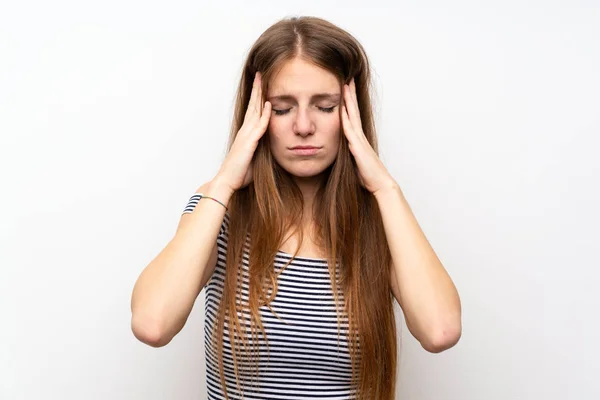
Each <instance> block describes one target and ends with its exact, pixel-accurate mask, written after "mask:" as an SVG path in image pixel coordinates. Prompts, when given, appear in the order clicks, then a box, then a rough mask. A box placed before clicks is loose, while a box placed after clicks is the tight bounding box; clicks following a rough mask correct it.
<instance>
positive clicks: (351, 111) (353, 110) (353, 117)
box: [346, 78, 362, 128]
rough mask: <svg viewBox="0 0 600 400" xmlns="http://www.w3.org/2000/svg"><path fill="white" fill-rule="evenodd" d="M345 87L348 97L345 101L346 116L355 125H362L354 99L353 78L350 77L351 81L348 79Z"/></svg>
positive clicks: (356, 101) (356, 102)
mask: <svg viewBox="0 0 600 400" xmlns="http://www.w3.org/2000/svg"><path fill="white" fill-rule="evenodd" d="M347 88H348V97H349V101H347V102H346V104H347V106H348V116H349V117H350V121H352V124H353V125H354V126H355V127H357V128H359V127H362V123H361V121H360V110H359V109H358V100H357V99H356V92H354V78H352V81H350V85H348V86H347ZM353 93H354V94H353Z"/></svg>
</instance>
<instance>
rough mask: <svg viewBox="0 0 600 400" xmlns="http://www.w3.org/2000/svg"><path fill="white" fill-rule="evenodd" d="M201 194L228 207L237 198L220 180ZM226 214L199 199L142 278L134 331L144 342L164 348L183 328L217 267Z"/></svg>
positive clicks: (136, 296) (135, 301)
mask: <svg viewBox="0 0 600 400" xmlns="http://www.w3.org/2000/svg"><path fill="white" fill-rule="evenodd" d="M197 192H202V193H204V194H205V195H207V196H213V197H215V198H217V199H219V200H220V201H221V202H223V203H224V204H225V205H227V203H228V202H229V199H230V197H231V194H232V193H231V191H230V189H229V188H227V187H226V186H224V185H220V184H219V182H218V181H216V180H213V181H210V182H208V183H206V184H204V185H202V186H201V187H200V188H199V189H198V191H197ZM225 212H226V210H225V208H224V207H223V206H222V205H220V204H218V203H217V202H214V201H212V200H208V199H206V200H201V201H199V202H198V205H197V206H196V207H195V208H194V211H193V212H192V213H188V214H183V215H182V216H181V220H180V222H179V225H178V227H177V232H176V233H175V235H174V237H173V239H171V240H170V241H169V243H168V244H167V245H166V247H165V248H164V249H163V250H162V251H161V252H160V253H159V254H158V255H157V256H156V257H155V258H154V259H153V260H152V262H150V264H148V266H146V268H144V270H143V271H142V273H141V274H140V276H139V277H138V279H137V281H136V283H135V286H134V288H133V292H132V296H131V313H132V317H131V329H132V331H133V333H134V335H135V337H136V338H137V339H139V340H140V341H142V342H143V343H146V344H148V345H150V346H153V347H161V346H164V345H166V344H168V343H169V342H170V341H171V340H172V339H173V337H174V336H175V335H176V334H177V333H179V332H180V331H181V329H183V327H184V325H185V323H186V321H187V319H188V317H189V315H190V312H191V311H192V307H193V306H194V302H195V300H196V298H197V297H198V294H200V292H201V291H202V289H203V287H204V285H205V284H206V282H208V280H209V279H210V277H211V275H212V273H213V271H214V269H215V266H216V262H217V246H216V239H217V236H218V234H219V231H220V228H221V223H222V222H223V218H224V217H225Z"/></svg>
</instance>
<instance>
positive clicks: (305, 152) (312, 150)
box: [290, 146, 321, 156]
mask: <svg viewBox="0 0 600 400" xmlns="http://www.w3.org/2000/svg"><path fill="white" fill-rule="evenodd" d="M290 150H291V151H292V153H294V154H296V155H301V156H310V155H313V154H316V153H317V152H318V151H319V150H321V148H320V147H314V146H296V147H292V148H291V149H290Z"/></svg>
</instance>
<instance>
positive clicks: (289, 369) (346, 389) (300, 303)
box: [184, 195, 354, 400]
mask: <svg viewBox="0 0 600 400" xmlns="http://www.w3.org/2000/svg"><path fill="white" fill-rule="evenodd" d="M200 197H201V195H194V196H192V198H191V199H190V201H189V203H188V206H187V207H186V209H185V211H184V212H192V210H193V208H194V207H195V205H196V204H197V203H198V200H199V199H200ZM228 225H229V213H228V212H227V213H226V214H225V218H224V219H223V222H222V224H221V228H220V231H219V235H218V237H217V248H218V255H219V256H218V260H217V265H216V268H215V271H214V273H213V275H212V277H211V278H210V280H209V281H208V283H207V284H206V286H205V289H206V296H205V298H206V300H205V301H206V302H205V319H204V321H205V326H204V332H205V357H206V384H207V389H208V399H210V400H220V399H225V397H224V395H223V390H222V386H221V379H220V375H219V366H218V361H217V358H216V351H217V349H216V347H214V346H213V344H212V341H211V338H212V334H213V332H214V330H215V329H216V321H217V316H218V306H219V302H220V299H221V296H222V293H223V287H224V281H225V258H226V254H227V238H228ZM248 248H249V246H248V241H247V242H246V248H245V250H244V257H243V262H242V264H243V265H242V269H241V272H242V275H243V280H242V300H243V301H244V302H246V301H247V300H248ZM290 259H292V255H290V254H288V253H285V252H283V251H278V252H277V255H276V256H275V259H274V268H275V271H279V270H281V269H282V268H283V267H284V266H285V264H286V263H287V262H288V261H289V260H290ZM338 298H339V301H340V302H341V303H340V304H343V293H342V292H341V291H340V292H339V295H338ZM271 307H272V308H273V310H274V311H275V312H276V314H277V315H278V316H279V318H281V319H282V320H283V322H282V321H280V320H279V319H278V318H277V317H276V316H275V315H273V313H272V312H271V310H269V308H268V307H266V306H262V307H260V309H259V311H260V315H261V321H262V323H263V325H264V328H265V331H266V337H267V341H268V345H269V350H270V360H267V356H268V354H267V346H266V343H265V340H264V337H263V336H262V332H260V330H259V338H258V339H259V340H258V342H259V359H258V364H259V365H258V367H259V375H258V382H257V380H256V378H255V380H254V381H252V380H251V379H250V376H251V375H252V374H254V373H255V368H256V366H254V365H253V366H251V367H250V369H247V368H246V369H244V368H241V369H239V370H238V371H239V379H240V385H241V387H242V390H243V397H242V396H241V394H240V392H239V390H238V388H237V386H236V380H235V375H234V374H233V358H232V355H231V344H230V341H229V336H228V335H227V326H228V324H227V320H226V321H225V334H224V337H223V338H222V339H221V340H222V341H223V362H224V367H225V381H226V391H227V394H228V396H229V398H230V399H233V400H237V399H242V398H244V399H282V400H283V399H285V400H294V399H298V400H299V399H322V400H334V399H336V400H342V399H353V398H354V397H353V393H354V392H353V390H352V389H351V387H350V380H351V372H352V371H351V364H350V355H349V353H348V342H347V332H348V319H347V317H346V316H345V315H341V316H340V326H339V328H340V330H339V340H338V319H337V314H336V309H335V303H334V297H333V290H332V288H331V280H330V276H329V270H328V267H327V261H326V260H325V259H320V258H306V257H295V258H294V259H293V260H292V262H291V263H290V264H289V265H288V266H287V267H285V269H284V270H283V272H282V273H281V274H280V275H279V277H278V291H277V295H276V297H275V298H274V300H273V301H272V302H271ZM238 315H240V314H238ZM246 315H247V313H246ZM240 316H241V315H240ZM248 339H249V340H250V342H251V343H252V344H254V341H253V340H252V339H251V338H250V337H249V338H248ZM238 353H239V352H238ZM238 357H239V354H238ZM238 367H241V366H240V361H239V358H238ZM245 382H246V383H245ZM257 384H258V387H257Z"/></svg>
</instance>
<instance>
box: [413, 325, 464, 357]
mask: <svg viewBox="0 0 600 400" xmlns="http://www.w3.org/2000/svg"><path fill="white" fill-rule="evenodd" d="M461 335H462V328H461V326H460V324H457V325H455V326H451V327H445V328H440V329H437V330H436V331H435V333H433V334H431V335H430V337H429V338H428V339H426V340H424V341H422V342H421V346H423V348H424V349H425V350H427V351H428V352H430V353H435V354H437V353H441V352H443V351H446V350H448V349H450V348H452V347H454V346H455V345H456V344H457V343H458V341H459V340H460V337H461Z"/></svg>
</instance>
